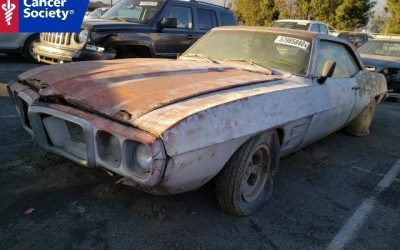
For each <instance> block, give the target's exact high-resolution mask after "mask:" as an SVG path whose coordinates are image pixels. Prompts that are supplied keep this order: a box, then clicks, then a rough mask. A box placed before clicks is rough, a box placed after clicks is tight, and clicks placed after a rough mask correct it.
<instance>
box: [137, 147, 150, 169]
mask: <svg viewBox="0 0 400 250" xmlns="http://www.w3.org/2000/svg"><path fill="white" fill-rule="evenodd" d="M135 159H136V163H137V164H138V165H139V167H140V168H142V169H143V170H146V171H150V169H151V165H152V163H153V154H152V153H151V149H150V148H149V147H148V146H146V145H145V144H139V145H138V146H137V147H136V151H135Z"/></svg>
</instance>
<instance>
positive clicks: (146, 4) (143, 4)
mask: <svg viewBox="0 0 400 250" xmlns="http://www.w3.org/2000/svg"><path fill="white" fill-rule="evenodd" d="M139 6H158V2H140V3H139Z"/></svg>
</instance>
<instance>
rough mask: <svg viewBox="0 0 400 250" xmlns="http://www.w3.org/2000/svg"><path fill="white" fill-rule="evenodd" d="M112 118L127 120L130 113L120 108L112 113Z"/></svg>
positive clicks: (130, 116)
mask: <svg viewBox="0 0 400 250" xmlns="http://www.w3.org/2000/svg"><path fill="white" fill-rule="evenodd" d="M112 117H113V118H115V119H117V120H123V121H129V120H131V119H132V114H130V113H129V112H128V111H126V110H120V111H118V112H116V113H115V114H113V115H112Z"/></svg>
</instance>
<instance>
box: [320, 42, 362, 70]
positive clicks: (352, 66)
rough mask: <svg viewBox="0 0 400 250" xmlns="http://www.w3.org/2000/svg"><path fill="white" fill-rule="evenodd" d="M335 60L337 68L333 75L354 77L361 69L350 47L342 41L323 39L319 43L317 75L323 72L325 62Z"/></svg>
mask: <svg viewBox="0 0 400 250" xmlns="http://www.w3.org/2000/svg"><path fill="white" fill-rule="evenodd" d="M327 60H331V61H335V62H336V68H335V72H334V73H333V77H336V78H339V77H352V76H353V75H354V74H356V73H357V72H358V71H359V70H360V66H359V65H358V63H357V62H356V61H355V60H354V56H353V55H352V53H351V52H350V51H349V49H348V48H347V47H346V46H345V45H343V44H340V43H335V42H329V41H321V42H320V45H319V52H318V60H317V68H316V74H315V75H316V76H317V77H319V76H321V74H322V69H323V68H324V65H325V62H326V61H327Z"/></svg>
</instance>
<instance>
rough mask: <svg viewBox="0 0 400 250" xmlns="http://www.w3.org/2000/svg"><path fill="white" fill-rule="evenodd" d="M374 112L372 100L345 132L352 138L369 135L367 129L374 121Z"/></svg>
mask: <svg viewBox="0 0 400 250" xmlns="http://www.w3.org/2000/svg"><path fill="white" fill-rule="evenodd" d="M375 110H376V101H375V99H373V100H372V101H371V102H370V103H369V104H368V106H367V107H365V108H364V110H363V111H362V112H361V114H359V115H358V116H357V117H356V118H355V119H354V120H353V121H352V122H350V123H349V125H347V126H346V128H345V132H346V133H347V134H349V135H352V136H359V137H362V136H367V135H369V134H370V130H369V127H370V126H371V122H372V120H373V119H374V115H375Z"/></svg>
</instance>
